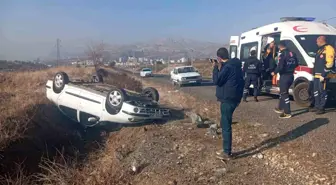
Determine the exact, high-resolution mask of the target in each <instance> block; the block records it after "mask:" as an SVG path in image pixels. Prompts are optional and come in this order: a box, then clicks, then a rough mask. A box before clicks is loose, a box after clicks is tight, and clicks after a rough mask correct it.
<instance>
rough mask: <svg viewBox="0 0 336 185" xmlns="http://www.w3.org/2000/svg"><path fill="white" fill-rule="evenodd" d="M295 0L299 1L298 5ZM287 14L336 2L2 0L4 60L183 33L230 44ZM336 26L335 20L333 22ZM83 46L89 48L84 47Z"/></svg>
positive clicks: (334, 12)
mask: <svg viewBox="0 0 336 185" xmlns="http://www.w3.org/2000/svg"><path fill="white" fill-rule="evenodd" d="M294 2H295V3H294ZM283 16H313V17H316V18H318V19H327V18H330V17H334V16H336V3H335V0H319V1H316V0H281V1H280V0H278V1H274V0H273V1H272V0H267V1H265V0H236V1H225V0H120V1H119V0H0V58H6V59H31V58H37V57H39V56H42V57H43V56H46V55H48V54H49V53H51V52H52V50H55V48H54V46H55V43H56V38H60V39H61V40H62V45H63V49H64V50H69V51H70V50H73V49H74V48H77V49H78V48H80V47H85V43H87V40H89V39H92V40H101V39H104V41H105V42H109V43H118V44H120V43H131V42H136V41H145V40H149V39H155V38H162V37H171V36H179V37H185V38H191V39H198V40H205V41H214V42H220V43H223V44H224V43H225V42H227V40H228V39H229V36H230V35H237V34H239V33H241V32H243V31H245V30H247V29H250V28H253V27H256V26H260V25H263V24H267V23H271V22H275V21H278V20H279V18H280V17H283ZM330 23H333V24H334V25H335V24H336V20H335V19H334V20H332V21H330ZM83 49H84V48H83Z"/></svg>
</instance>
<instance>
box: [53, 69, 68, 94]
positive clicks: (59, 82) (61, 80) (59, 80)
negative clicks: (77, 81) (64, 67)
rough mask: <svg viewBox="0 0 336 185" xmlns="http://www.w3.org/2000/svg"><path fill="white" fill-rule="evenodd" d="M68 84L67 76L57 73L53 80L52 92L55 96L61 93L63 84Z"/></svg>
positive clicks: (63, 73)
mask: <svg viewBox="0 0 336 185" xmlns="http://www.w3.org/2000/svg"><path fill="white" fill-rule="evenodd" d="M69 82H70V80H69V76H68V75H67V74H66V73H65V72H63V71H60V72H57V73H56V74H55V76H54V80H53V91H54V92H55V93H57V94H58V93H61V92H62V90H63V89H64V86H65V84H68V83H69Z"/></svg>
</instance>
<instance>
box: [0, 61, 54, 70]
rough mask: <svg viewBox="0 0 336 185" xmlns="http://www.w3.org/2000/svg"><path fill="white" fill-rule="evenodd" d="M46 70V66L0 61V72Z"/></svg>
mask: <svg viewBox="0 0 336 185" xmlns="http://www.w3.org/2000/svg"><path fill="white" fill-rule="evenodd" d="M46 68H48V66H46V65H44V64H41V63H33V62H23V61H7V60H0V72H5V71H35V70H41V69H46Z"/></svg>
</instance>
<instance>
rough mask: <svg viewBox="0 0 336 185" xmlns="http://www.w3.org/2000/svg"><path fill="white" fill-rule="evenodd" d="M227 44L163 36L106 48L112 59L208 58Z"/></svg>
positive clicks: (75, 53)
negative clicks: (130, 57) (132, 57)
mask: <svg viewBox="0 0 336 185" xmlns="http://www.w3.org/2000/svg"><path fill="white" fill-rule="evenodd" d="M222 46H225V45H224V44H220V43H213V42H206V41H197V40H193V39H184V38H162V39H155V40H151V41H148V42H139V43H134V44H125V45H112V44H107V47H106V48H105V49H106V50H107V52H106V53H105V55H108V56H109V57H110V58H112V59H116V58H119V57H128V56H135V57H147V58H163V59H168V57H170V58H171V59H179V58H182V57H190V58H208V57H213V56H215V54H216V50H217V49H218V48H219V47H222ZM61 55H62V58H68V57H70V58H73V57H77V56H79V57H81V56H84V55H85V54H84V51H73V52H69V50H67V52H63V53H62V54H61ZM55 56H56V53H51V54H50V56H49V57H52V58H55Z"/></svg>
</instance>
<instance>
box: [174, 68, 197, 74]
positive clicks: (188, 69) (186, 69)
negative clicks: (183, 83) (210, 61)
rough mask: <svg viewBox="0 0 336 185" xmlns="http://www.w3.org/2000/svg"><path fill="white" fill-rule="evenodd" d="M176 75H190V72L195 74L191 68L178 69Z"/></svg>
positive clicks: (194, 70)
mask: <svg viewBox="0 0 336 185" xmlns="http://www.w3.org/2000/svg"><path fill="white" fill-rule="evenodd" d="M177 71H178V73H190V72H196V69H195V68H193V67H184V68H178V69H177Z"/></svg>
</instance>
